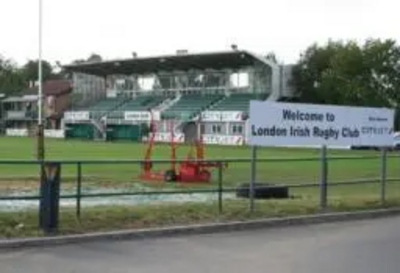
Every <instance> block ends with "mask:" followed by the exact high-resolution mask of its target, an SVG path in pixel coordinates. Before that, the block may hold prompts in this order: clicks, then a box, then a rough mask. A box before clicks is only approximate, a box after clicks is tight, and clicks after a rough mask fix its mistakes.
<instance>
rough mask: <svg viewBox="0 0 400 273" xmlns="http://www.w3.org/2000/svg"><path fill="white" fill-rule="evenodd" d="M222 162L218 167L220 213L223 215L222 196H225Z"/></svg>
mask: <svg viewBox="0 0 400 273" xmlns="http://www.w3.org/2000/svg"><path fill="white" fill-rule="evenodd" d="M222 164H223V163H222V162H220V163H219V165H218V213H219V214H221V213H222V194H223V186H222V180H223V179H222Z"/></svg>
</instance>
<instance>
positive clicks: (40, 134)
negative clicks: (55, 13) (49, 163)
mask: <svg viewBox="0 0 400 273" xmlns="http://www.w3.org/2000/svg"><path fill="white" fill-rule="evenodd" d="M42 29H43V0H39V52H38V53H39V60H38V126H37V141H38V143H37V159H38V160H44V126H43V70H42V34H43V33H42V32H43V30H42Z"/></svg>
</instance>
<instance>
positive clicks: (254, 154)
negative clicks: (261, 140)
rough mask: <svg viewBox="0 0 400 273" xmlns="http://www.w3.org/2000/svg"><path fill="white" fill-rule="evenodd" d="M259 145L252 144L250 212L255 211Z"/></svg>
mask: <svg viewBox="0 0 400 273" xmlns="http://www.w3.org/2000/svg"><path fill="white" fill-rule="evenodd" d="M256 165H257V147H256V146H252V148H251V174H250V175H251V177H250V187H249V194H250V212H254V189H255V184H256V172H257V166H256Z"/></svg>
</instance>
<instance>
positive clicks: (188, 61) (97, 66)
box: [64, 50, 259, 76]
mask: <svg viewBox="0 0 400 273" xmlns="http://www.w3.org/2000/svg"><path fill="white" fill-rule="evenodd" d="M256 62H259V59H258V58H256V57H255V56H254V55H253V54H251V53H249V52H247V51H240V50H232V51H225V52H212V53H200V54H189V53H186V54H177V55H166V56H158V57H136V58H131V59H124V60H112V61H102V62H93V63H82V64H74V65H66V66H64V68H65V69H67V70H69V71H72V72H81V73H86V74H92V75H97V76H107V75H112V74H114V75H116V74H122V75H131V74H148V73H155V72H160V71H174V70H178V71H187V70H190V69H200V70H205V69H216V70H220V69H224V68H229V69H239V68H243V67H246V66H250V65H254V64H255V63H256Z"/></svg>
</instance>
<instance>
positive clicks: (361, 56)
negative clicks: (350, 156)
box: [293, 40, 400, 106]
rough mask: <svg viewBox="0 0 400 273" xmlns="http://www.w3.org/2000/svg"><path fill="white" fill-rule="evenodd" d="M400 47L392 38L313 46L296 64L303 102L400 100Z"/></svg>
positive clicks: (391, 102) (295, 77)
mask: <svg viewBox="0 0 400 273" xmlns="http://www.w3.org/2000/svg"><path fill="white" fill-rule="evenodd" d="M399 66H400V49H399V47H398V46H397V45H396V43H395V42H394V41H392V40H386V41H381V40H368V41H367V42H366V43H365V44H364V45H362V46H360V45H358V44H357V43H355V42H353V41H349V42H347V43H343V42H333V41H329V43H328V44H327V45H325V46H318V45H316V44H314V45H312V46H311V47H309V48H308V49H307V50H306V52H305V54H304V55H303V56H302V58H301V59H300V61H299V63H298V64H297V65H296V66H295V68H294V71H293V84H294V86H295V88H296V90H297V92H298V95H299V97H300V99H301V101H304V102H311V103H327V104H346V105H362V106H393V105H398V103H399V102H400V94H399V93H398V92H396V90H399V87H400V77H399V76H400V67H399Z"/></svg>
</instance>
